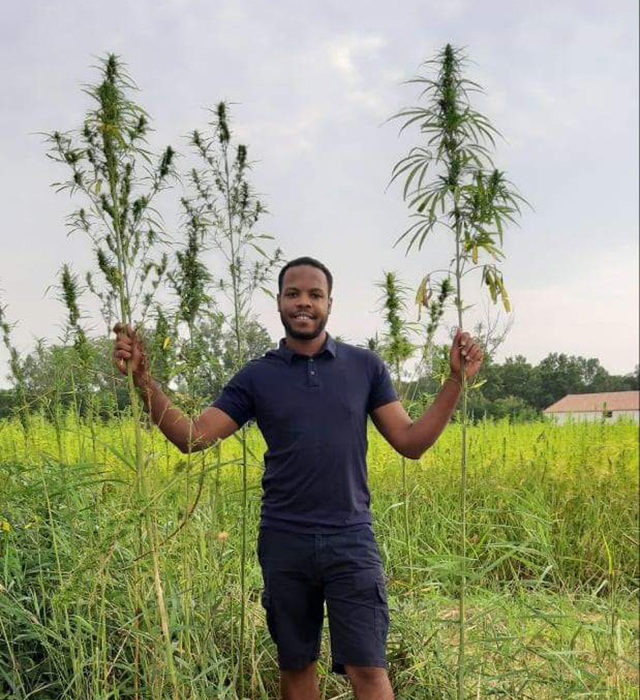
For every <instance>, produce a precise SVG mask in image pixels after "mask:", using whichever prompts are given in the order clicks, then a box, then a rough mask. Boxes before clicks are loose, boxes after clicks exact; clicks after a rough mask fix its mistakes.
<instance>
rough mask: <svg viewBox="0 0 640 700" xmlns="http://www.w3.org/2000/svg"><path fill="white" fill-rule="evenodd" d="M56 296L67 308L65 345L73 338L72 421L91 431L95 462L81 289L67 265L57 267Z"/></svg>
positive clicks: (75, 275) (90, 392) (71, 370)
mask: <svg viewBox="0 0 640 700" xmlns="http://www.w3.org/2000/svg"><path fill="white" fill-rule="evenodd" d="M59 274H60V278H59V279H60V284H59V295H60V296H59V298H60V301H62V302H63V303H64V305H65V308H66V310H67V319H66V323H65V338H64V341H65V346H66V345H67V343H68V341H69V340H71V339H72V340H73V345H72V347H71V350H72V354H71V359H70V365H71V366H70V367H69V372H70V378H71V391H72V400H73V407H74V411H75V414H76V420H77V421H78V422H79V421H80V420H81V418H82V417H84V421H85V423H86V424H87V425H88V426H89V431H90V433H91V446H92V453H93V459H94V462H95V461H97V457H98V456H97V445H96V439H97V437H96V429H95V423H94V420H95V397H94V392H93V388H92V382H91V373H92V367H91V360H92V353H91V347H90V344H89V340H88V338H87V334H86V331H85V330H84V328H83V327H82V325H81V323H80V318H81V313H80V305H79V302H80V297H81V295H82V291H83V290H82V288H81V287H80V283H79V281H78V276H77V274H76V273H74V272H73V270H72V269H71V266H70V265H69V264H68V263H65V264H64V265H63V266H62V269H61V270H60V273H59Z"/></svg>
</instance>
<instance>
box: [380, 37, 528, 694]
mask: <svg viewBox="0 0 640 700" xmlns="http://www.w3.org/2000/svg"><path fill="white" fill-rule="evenodd" d="M425 65H426V66H427V68H428V69H429V70H430V71H431V73H432V75H429V76H418V77H416V78H414V79H413V80H411V81H409V82H410V83H417V84H418V85H420V86H421V87H422V88H423V89H422V92H421V94H420V98H421V100H423V101H424V103H425V104H420V105H418V106H415V107H411V108H408V109H405V110H402V111H400V112H399V113H397V114H395V115H394V117H392V118H399V119H402V120H403V121H404V123H403V125H402V128H401V131H404V130H405V129H407V128H408V127H410V126H412V125H417V126H418V127H419V128H420V133H421V135H422V137H423V139H424V141H423V143H422V144H420V145H418V146H414V147H413V148H412V149H411V150H410V151H409V153H408V155H407V156H406V157H404V158H402V159H401V160H400V161H399V162H398V163H397V164H396V165H395V167H394V169H393V172H392V178H391V179H392V181H394V180H397V179H404V187H403V197H404V199H405V200H406V201H407V203H408V206H409V209H410V210H411V211H412V218H413V219H414V222H413V223H412V224H411V226H410V227H409V228H408V229H407V231H405V233H404V234H402V236H400V238H399V239H398V241H397V242H396V244H397V243H399V242H401V241H403V242H405V243H406V244H407V253H408V252H409V251H410V250H411V249H412V248H414V247H416V248H417V250H418V251H420V250H421V249H422V247H423V245H424V243H425V240H426V238H427V236H428V235H429V234H430V233H432V232H434V231H437V230H444V231H447V232H449V233H450V234H451V235H452V238H453V246H454V252H453V257H452V259H451V262H450V265H449V270H448V275H450V276H451V277H452V278H453V279H454V280H455V297H454V305H455V308H456V310H457V322H458V327H459V328H463V320H464V311H465V310H467V309H468V308H470V307H469V306H465V304H464V301H463V297H462V281H463V278H464V277H465V276H466V275H468V274H470V273H472V272H475V271H481V274H482V282H483V283H484V284H486V285H487V287H488V289H489V293H490V296H491V299H492V301H493V302H494V303H496V301H497V298H498V296H500V298H501V299H502V303H503V305H504V308H505V310H506V311H507V312H509V311H510V304H509V297H508V294H507V290H506V288H505V285H504V281H503V276H502V272H501V271H500V269H499V268H498V263H499V262H500V261H501V260H502V259H503V258H504V254H503V252H502V250H501V248H500V246H502V243H503V234H504V229H505V225H506V224H507V223H513V222H515V218H516V216H517V215H519V214H520V211H521V210H520V207H521V204H522V203H523V202H524V201H525V200H524V199H523V198H522V197H521V196H520V195H519V194H518V193H517V192H516V190H515V188H514V187H513V186H512V185H511V183H510V182H509V181H508V180H507V179H506V177H505V175H504V173H503V172H502V171H500V170H498V169H496V168H495V167H494V165H493V162H492V159H491V156H490V151H489V147H493V148H495V137H496V136H497V135H498V131H497V130H496V129H495V128H494V127H493V126H492V125H491V123H490V122H489V120H488V119H487V118H486V117H485V116H483V115H482V114H481V113H479V112H478V111H476V110H475V109H473V107H472V105H471V102H470V93H471V92H473V91H476V92H478V91H481V88H480V86H479V85H478V84H477V83H474V82H473V81H471V80H468V79H467V78H465V77H464V76H463V68H464V67H465V65H466V57H465V55H464V53H463V52H462V51H461V50H460V49H457V48H454V47H452V46H451V45H450V44H447V45H446V46H445V47H444V48H443V49H442V50H441V51H440V52H439V53H438V54H437V55H436V57H435V58H433V59H431V60H429V61H427V62H426V63H425ZM433 73H435V75H433ZM432 171H433V179H432V180H431V181H429V180H428V176H429V175H430V174H431V172H432ZM480 254H483V255H484V256H486V257H487V258H488V261H487V262H484V263H480V262H479V256H480ZM467 391H468V387H467V382H466V378H465V370H464V361H463V363H462V407H461V411H460V423H461V443H462V444H461V447H462V449H461V464H460V520H461V526H460V548H461V573H460V586H459V654H458V668H457V693H458V698H459V699H462V698H463V697H464V692H465V690H464V680H465V593H466V582H467V566H468V562H467V559H466V540H467V534H466V531H467V502H466V499H467Z"/></svg>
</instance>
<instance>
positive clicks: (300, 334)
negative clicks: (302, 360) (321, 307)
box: [280, 312, 329, 340]
mask: <svg viewBox="0 0 640 700" xmlns="http://www.w3.org/2000/svg"><path fill="white" fill-rule="evenodd" d="M328 318H329V317H328V315H327V316H324V317H320V318H319V319H316V327H315V328H313V329H310V330H308V331H296V330H294V329H293V328H292V327H291V324H290V323H289V322H288V321H287V319H286V318H285V317H284V315H283V313H282V312H280V321H282V325H283V326H284V330H285V332H286V334H287V335H288V336H290V337H291V338H294V339H295V340H313V339H314V338H317V337H318V336H319V335H320V333H322V331H323V330H324V327H325V326H326V325H327V319H328Z"/></svg>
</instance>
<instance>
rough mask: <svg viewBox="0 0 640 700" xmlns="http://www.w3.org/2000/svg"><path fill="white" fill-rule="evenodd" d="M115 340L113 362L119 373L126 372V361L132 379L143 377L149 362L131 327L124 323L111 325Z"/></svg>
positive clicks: (147, 369)
mask: <svg viewBox="0 0 640 700" xmlns="http://www.w3.org/2000/svg"><path fill="white" fill-rule="evenodd" d="M113 332H114V333H115V334H116V336H117V337H116V342H115V343H114V346H113V362H114V364H115V366H116V367H117V368H118V370H120V373H121V374H126V373H127V362H129V363H130V365H131V373H132V374H133V378H134V380H136V381H138V380H141V379H143V378H144V377H145V376H146V375H147V374H148V372H149V363H148V362H147V355H146V353H145V351H144V347H143V345H142V341H141V340H140V338H139V337H138V334H137V333H136V332H135V331H134V330H133V328H132V327H131V326H130V325H128V324H126V325H125V324H124V323H116V325H115V326H114V327H113Z"/></svg>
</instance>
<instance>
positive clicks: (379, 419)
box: [371, 377, 460, 459]
mask: <svg viewBox="0 0 640 700" xmlns="http://www.w3.org/2000/svg"><path fill="white" fill-rule="evenodd" d="M459 396H460V382H459V381H458V380H457V379H455V377H450V378H449V379H448V380H447V381H446V382H445V383H444V385H443V387H442V389H441V390H440V393H439V394H438V396H436V399H435V401H434V402H433V403H432V404H431V406H429V408H428V409H427V410H426V411H425V412H424V413H423V414H422V416H420V418H419V419H418V420H417V421H415V422H413V421H412V420H411V418H409V415H408V413H407V412H406V411H405V409H404V406H403V405H402V404H401V403H400V401H393V402H392V403H388V404H386V405H384V406H380V407H379V408H376V409H375V410H374V411H372V413H371V418H372V419H373V422H374V424H375V426H376V428H378V430H379V431H380V432H381V433H382V435H383V436H384V438H385V439H386V440H387V442H388V443H389V444H390V445H391V446H392V447H393V448H394V449H395V450H396V451H397V452H399V453H400V454H401V455H403V456H404V457H408V458H409V459H420V457H421V456H422V455H423V453H424V452H425V451H426V450H427V449H429V447H431V445H433V443H434V442H435V441H436V440H437V439H438V437H439V436H440V433H441V432H442V431H443V430H444V428H445V426H446V425H447V423H448V422H449V421H450V420H451V416H452V415H453V412H454V410H455V407H456V403H457V402H458V397H459Z"/></svg>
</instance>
